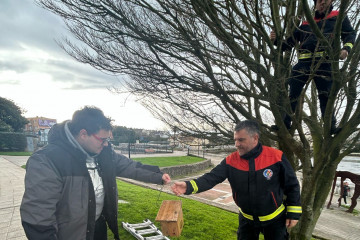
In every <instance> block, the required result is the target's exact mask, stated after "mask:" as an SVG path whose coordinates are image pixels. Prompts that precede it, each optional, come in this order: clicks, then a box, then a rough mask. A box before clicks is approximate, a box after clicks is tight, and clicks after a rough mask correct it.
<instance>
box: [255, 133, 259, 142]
mask: <svg viewBox="0 0 360 240" xmlns="http://www.w3.org/2000/svg"><path fill="white" fill-rule="evenodd" d="M254 138H255V140H256V141H258V142H259V134H254Z"/></svg>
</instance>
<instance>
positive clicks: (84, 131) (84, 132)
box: [78, 129, 88, 139]
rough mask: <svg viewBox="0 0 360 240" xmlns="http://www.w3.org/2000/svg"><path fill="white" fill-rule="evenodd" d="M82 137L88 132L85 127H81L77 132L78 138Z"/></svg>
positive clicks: (86, 135)
mask: <svg viewBox="0 0 360 240" xmlns="http://www.w3.org/2000/svg"><path fill="white" fill-rule="evenodd" d="M84 137H88V133H87V131H86V130H85V129H81V130H80V132H79V134H78V138H80V139H84Z"/></svg>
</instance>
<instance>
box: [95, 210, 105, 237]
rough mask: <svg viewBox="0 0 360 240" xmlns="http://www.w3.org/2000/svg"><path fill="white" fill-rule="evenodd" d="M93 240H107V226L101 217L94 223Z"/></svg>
mask: <svg viewBox="0 0 360 240" xmlns="http://www.w3.org/2000/svg"><path fill="white" fill-rule="evenodd" d="M94 240H107V226H106V221H105V218H104V217H103V216H102V215H101V216H100V217H99V218H98V220H96V222H95V234H94Z"/></svg>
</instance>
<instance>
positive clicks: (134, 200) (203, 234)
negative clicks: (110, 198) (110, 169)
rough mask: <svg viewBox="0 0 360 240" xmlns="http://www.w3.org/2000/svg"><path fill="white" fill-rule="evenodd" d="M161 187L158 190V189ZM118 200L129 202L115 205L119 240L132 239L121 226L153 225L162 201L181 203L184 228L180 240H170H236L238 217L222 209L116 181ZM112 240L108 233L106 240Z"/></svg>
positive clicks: (157, 224)
mask: <svg viewBox="0 0 360 240" xmlns="http://www.w3.org/2000/svg"><path fill="white" fill-rule="evenodd" d="M160 188H161V186H159V189H160ZM118 190H119V198H120V199H121V200H125V201H127V202H129V203H128V204H119V231H120V239H127V240H131V239H135V237H133V236H132V235H131V234H130V233H128V232H127V231H126V230H125V229H124V228H123V227H122V225H121V222H128V223H140V222H142V221H143V220H146V219H150V221H152V222H153V223H155V225H156V226H157V227H159V228H160V224H159V223H158V222H155V218H156V215H157V212H158V211H159V209H160V206H161V203H162V201H163V200H181V201H182V210H183V215H184V228H183V231H182V233H181V236H180V237H171V239H172V240H189V239H191V240H219V239H223V240H227V239H229V240H230V239H236V231H237V226H238V215H237V214H235V213H232V212H228V211H225V210H223V209H220V208H217V207H213V206H209V205H207V204H203V203H200V202H197V201H194V200H190V199H185V198H180V197H176V196H174V195H170V194H167V193H164V192H161V193H160V192H159V191H156V190H152V189H147V188H143V187H139V186H136V185H133V184H129V183H126V182H123V181H119V180H118ZM111 239H113V236H112V234H111V233H110V231H109V240H111Z"/></svg>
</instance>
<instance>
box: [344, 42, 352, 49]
mask: <svg viewBox="0 0 360 240" xmlns="http://www.w3.org/2000/svg"><path fill="white" fill-rule="evenodd" d="M344 47H350V48H353V44H352V43H349V42H348V43H345V45H344Z"/></svg>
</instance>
